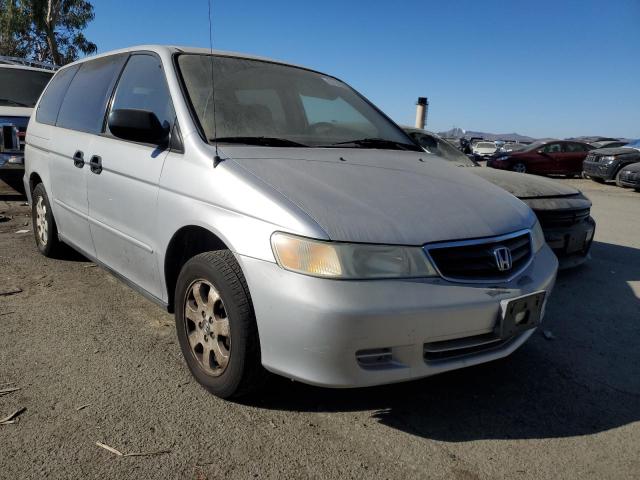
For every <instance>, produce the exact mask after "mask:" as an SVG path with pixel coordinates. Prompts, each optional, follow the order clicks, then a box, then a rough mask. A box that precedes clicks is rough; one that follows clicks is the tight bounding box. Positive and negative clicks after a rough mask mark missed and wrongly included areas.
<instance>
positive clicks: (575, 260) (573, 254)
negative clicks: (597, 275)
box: [542, 217, 596, 270]
mask: <svg viewBox="0 0 640 480" xmlns="http://www.w3.org/2000/svg"><path fill="white" fill-rule="evenodd" d="M595 230H596V222H595V220H594V219H593V218H591V217H588V218H587V219H585V220H584V221H582V222H580V223H577V224H575V225H571V226H568V227H553V228H549V227H545V226H544V225H543V227H542V231H543V232H544V238H545V240H546V241H547V245H549V247H550V248H551V249H552V250H553V253H555V254H556V256H557V257H558V262H559V268H560V269H561V270H564V269H566V268H573V267H577V266H578V265H581V264H583V263H584V262H586V261H587V260H588V259H589V258H590V257H589V251H590V250H591V244H592V242H593V236H594V234H595Z"/></svg>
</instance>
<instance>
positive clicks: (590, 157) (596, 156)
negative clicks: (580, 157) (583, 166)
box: [585, 153, 600, 162]
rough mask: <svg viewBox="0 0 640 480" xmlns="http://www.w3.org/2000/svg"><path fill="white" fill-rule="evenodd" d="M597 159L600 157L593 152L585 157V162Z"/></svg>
mask: <svg viewBox="0 0 640 480" xmlns="http://www.w3.org/2000/svg"><path fill="white" fill-rule="evenodd" d="M599 159H600V157H598V155H596V154H595V153H590V154H589V155H587V157H586V158H585V161H586V162H597V161H598V160H599Z"/></svg>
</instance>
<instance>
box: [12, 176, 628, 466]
mask: <svg viewBox="0 0 640 480" xmlns="http://www.w3.org/2000/svg"><path fill="white" fill-rule="evenodd" d="M558 181H562V182H566V183H569V184H572V185H575V186H577V187H579V188H581V189H582V190H583V191H584V192H585V193H586V194H587V196H589V197H590V198H591V200H592V201H593V203H594V206H593V216H594V218H595V219H596V221H597V222H598V228H597V231H596V236H595V244H594V246H593V251H592V254H593V259H592V261H591V262H589V263H588V264H587V265H585V266H584V267H582V268H579V269H577V270H575V271H570V272H567V273H562V274H561V275H560V276H559V278H558V283H557V286H556V290H555V292H554V294H553V296H552V298H551V300H550V303H549V306H548V309H547V316H546V318H545V325H544V328H545V329H548V330H549V331H551V332H552V333H553V336H554V338H552V339H547V338H546V337H545V336H544V335H543V334H542V332H537V333H536V334H535V335H534V336H533V337H532V338H531V340H530V341H529V342H528V343H527V344H525V346H524V347H523V348H521V349H520V350H519V351H517V352H516V353H515V354H514V355H512V356H511V357H509V358H507V359H505V360H502V361H499V362H494V363H491V364H487V365H483V366H480V367H474V368H470V369H467V370H464V371H459V372H454V373H450V374H444V375H441V376H437V377H432V378H428V379H425V380H422V381H418V382H412V383H408V384H402V385H396V386H390V387H382V388H369V389H361V390H349V391H344V390H341V391H335V390H323V389H318V388H313V387H308V386H305V385H301V384H297V383H293V382H290V381H287V380H284V379H274V381H272V382H271V384H270V385H269V387H268V388H267V389H266V390H265V391H264V392H262V393H261V394H260V395H258V396H256V397H255V398H253V399H251V400H246V401H245V402H243V403H232V402H225V401H222V400H218V399H217V398H215V397H213V396H211V395H210V394H208V393H206V392H205V391H204V390H203V389H202V388H200V387H199V386H198V385H197V384H196V383H195V381H193V380H192V379H191V377H190V375H189V373H188V371H187V368H186V366H185V365H184V363H183V360H182V358H181V354H180V349H179V346H178V344H177V340H176V336H175V329H174V324H173V317H172V316H170V315H169V314H167V313H164V312H163V311H162V310H161V309H159V308H158V307H156V306H155V305H153V304H151V303H149V302H148V301H147V300H145V299H144V298H143V297H142V296H140V295H138V294H137V293H135V292H133V291H132V290H130V289H128V288H127V287H126V286H125V285H123V284H122V283H120V282H119V281H117V280H116V279H114V278H113V277H111V276H110V275H109V274H107V273H106V272H104V271H103V270H101V269H100V268H93V267H95V266H94V265H93V264H92V263H90V262H88V261H87V260H86V259H84V258H82V257H81V256H79V255H76V254H73V253H71V252H70V253H69V254H68V255H66V256H65V258H62V259H58V260H51V259H45V258H44V257H42V256H40V255H39V254H38V252H37V250H36V247H35V245H34V241H33V233H32V232H31V221H30V218H29V209H28V207H27V206H25V205H24V199H23V198H22V197H21V196H19V195H17V194H15V192H13V191H12V190H11V189H9V188H8V187H7V186H6V185H1V184H0V214H2V215H5V216H10V217H12V218H11V219H10V220H8V221H5V222H0V291H6V290H7V289H9V288H10V287H18V288H19V289H21V290H22V291H21V292H19V293H16V294H13V295H3V296H0V328H1V330H0V331H1V333H0V384H5V383H11V384H8V385H0V390H2V389H7V388H11V387H19V388H20V390H17V391H14V392H12V393H7V394H4V395H3V394H2V393H0V417H4V416H6V415H8V414H10V413H12V412H13V411H15V410H17V409H18V408H22V407H24V408H26V410H25V411H24V412H23V413H22V414H21V415H19V417H18V421H17V422H16V423H14V424H9V425H0V478H6V479H22V478H122V479H130V478H193V479H213V478H223V477H225V478H226V477H230V478H301V477H314V478H333V477H336V478H457V479H480V478H518V479H520V478H522V479H525V478H532V479H538V478H566V479H568V478H576V479H577V478H580V479H584V478H629V479H631V478H634V479H637V478H640V422H639V420H640V354H639V351H640V350H639V345H640V193H636V192H633V191H629V190H623V189H620V188H617V187H615V186H612V185H598V184H595V183H593V182H590V181H587V180H565V179H563V180H558ZM22 229H28V230H29V232H28V233H16V232H17V231H19V230H22ZM82 406H85V408H82V409H79V407H82ZM96 442H103V443H105V444H107V445H109V446H111V447H114V448H116V449H118V450H120V451H121V452H123V453H135V452H158V451H163V450H167V451H168V453H163V454H159V455H156V456H140V457H135V456H131V457H118V456H116V455H114V454H112V453H110V452H108V451H106V450H104V449H102V448H99V447H98V446H96Z"/></svg>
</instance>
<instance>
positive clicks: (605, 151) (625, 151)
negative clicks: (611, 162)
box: [589, 147, 640, 156]
mask: <svg viewBox="0 0 640 480" xmlns="http://www.w3.org/2000/svg"><path fill="white" fill-rule="evenodd" d="M589 153H591V154H595V155H598V156H603V155H638V156H640V150H637V149H635V148H627V147H616V148H598V149H597V150H591V152H589Z"/></svg>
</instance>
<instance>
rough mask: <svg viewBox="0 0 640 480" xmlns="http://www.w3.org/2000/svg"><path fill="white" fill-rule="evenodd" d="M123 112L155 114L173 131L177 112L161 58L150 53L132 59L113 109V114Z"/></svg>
mask: <svg viewBox="0 0 640 480" xmlns="http://www.w3.org/2000/svg"><path fill="white" fill-rule="evenodd" d="M121 109H131V110H146V111H148V112H153V113H155V114H156V116H157V117H158V120H160V123H161V124H162V125H163V126H164V127H165V128H171V125H172V124H173V121H174V118H175V111H174V109H173V103H172V102H171V95H170V94H169V88H168V87H167V82H166V80H165V76H164V72H163V69H162V62H161V61H160V59H159V58H157V57H156V56H154V55H147V54H142V55H141V54H138V55H132V56H131V57H130V58H129V61H128V62H127V65H126V66H125V68H124V71H123V72H122V76H121V77H120V81H119V82H118V87H117V88H116V94H115V97H114V99H113V105H112V106H111V111H113V110H121Z"/></svg>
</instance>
